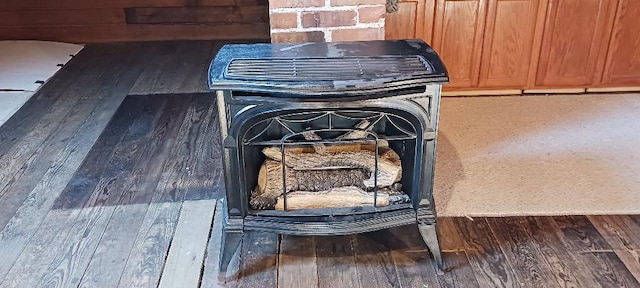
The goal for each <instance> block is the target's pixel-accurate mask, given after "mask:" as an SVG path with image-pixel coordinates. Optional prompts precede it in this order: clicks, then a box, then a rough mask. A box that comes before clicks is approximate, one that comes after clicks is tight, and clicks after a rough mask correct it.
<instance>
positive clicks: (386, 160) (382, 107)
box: [209, 40, 448, 274]
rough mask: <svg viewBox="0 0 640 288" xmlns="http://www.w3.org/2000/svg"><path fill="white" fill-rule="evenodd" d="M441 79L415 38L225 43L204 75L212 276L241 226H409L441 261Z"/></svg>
mask: <svg viewBox="0 0 640 288" xmlns="http://www.w3.org/2000/svg"><path fill="white" fill-rule="evenodd" d="M447 81H448V76H447V72H446V69H445V67H444V65H443V64H442V62H441V60H440V58H439V57H438V55H437V54H436V53H435V51H434V50H433V49H432V48H431V47H429V46H428V45H427V44H425V43H424V42H422V41H421V40H399V41H367V42H342V43H303V44H242V45H226V46H224V47H222V49H220V51H219V52H218V55H217V56H216V58H215V59H214V61H213V62H212V64H211V66H210V71H209V86H210V88H211V89H214V90H216V95H217V103H218V111H219V117H220V125H221V133H222V139H223V140H222V147H223V150H224V152H223V161H224V173H225V187H226V199H225V200H224V203H225V206H226V207H225V211H224V212H225V218H224V221H223V223H224V228H223V235H222V237H223V238H222V245H221V253H220V255H221V258H220V259H221V260H220V273H221V274H223V273H226V271H227V268H228V265H229V262H230V261H231V259H232V258H233V257H234V255H236V254H239V247H240V242H241V241H242V235H243V232H244V231H247V230H260V231H267V232H273V233H279V234H293V235H343V234H352V233H363V232H369V231H375V230H380V229H385V228H389V227H393V226H399V225H409V224H417V225H418V227H419V230H420V233H421V234H422V236H423V239H424V240H425V243H426V244H427V246H428V248H429V250H430V251H431V253H432V255H433V257H434V259H435V261H436V262H437V263H438V265H441V263H442V260H441V253H440V248H439V244H438V236H437V232H436V217H435V207H434V201H433V194H432V191H433V171H434V160H435V149H436V142H437V130H438V110H439V103H440V88H441V84H442V83H445V82H447Z"/></svg>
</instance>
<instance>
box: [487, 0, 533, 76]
mask: <svg viewBox="0 0 640 288" xmlns="http://www.w3.org/2000/svg"><path fill="white" fill-rule="evenodd" d="M537 15H538V0H495V1H489V8H488V14H487V24H486V28H485V29H486V30H485V31H484V41H483V48H482V59H481V64H480V76H479V77H480V78H479V79H480V80H479V83H478V86H479V87H482V88H488V87H502V88H521V87H524V86H525V85H526V83H527V76H528V74H527V73H528V72H529V64H530V61H531V48H532V45H533V36H534V31H535V25H536V18H537Z"/></svg>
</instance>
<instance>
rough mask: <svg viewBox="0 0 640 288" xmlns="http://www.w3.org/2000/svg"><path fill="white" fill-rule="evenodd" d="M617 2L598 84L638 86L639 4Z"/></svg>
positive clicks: (623, 0) (635, 2)
mask: <svg viewBox="0 0 640 288" xmlns="http://www.w3.org/2000/svg"><path fill="white" fill-rule="evenodd" d="M618 1H619V4H618V7H617V11H616V13H615V15H616V16H615V18H614V23H613V28H612V32H611V41H610V42H608V43H609V45H608V48H609V49H608V51H607V52H606V62H605V64H604V72H603V76H602V81H601V85H606V86H611V85H616V86H638V85H640V41H638V37H637V35H638V34H640V3H638V2H637V1H629V0H618ZM602 55H605V54H604V53H603V54H602ZM601 57H604V56H601Z"/></svg>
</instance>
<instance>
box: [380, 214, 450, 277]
mask: <svg viewBox="0 0 640 288" xmlns="http://www.w3.org/2000/svg"><path fill="white" fill-rule="evenodd" d="M388 232H389V233H388V236H389V238H388V243H389V248H390V249H391V259H393V264H394V266H395V269H396V271H397V273H398V280H399V282H400V287H438V286H439V283H438V277H437V275H436V270H435V269H434V268H435V266H436V264H435V263H434V261H433V260H432V259H431V255H430V254H429V252H428V251H429V250H428V249H427V247H426V245H425V243H424V241H423V240H422V236H420V232H418V229H417V225H408V226H403V227H394V228H391V229H389V231H388Z"/></svg>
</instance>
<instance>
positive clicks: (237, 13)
mask: <svg viewBox="0 0 640 288" xmlns="http://www.w3.org/2000/svg"><path fill="white" fill-rule="evenodd" d="M124 12H125V15H126V20H127V24H176V23H183V24H192V23H256V22H257V23H266V24H268V23H269V10H268V9H266V7H265V6H223V7H203V6H201V7H190V6H184V7H134V8H125V9H124Z"/></svg>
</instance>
